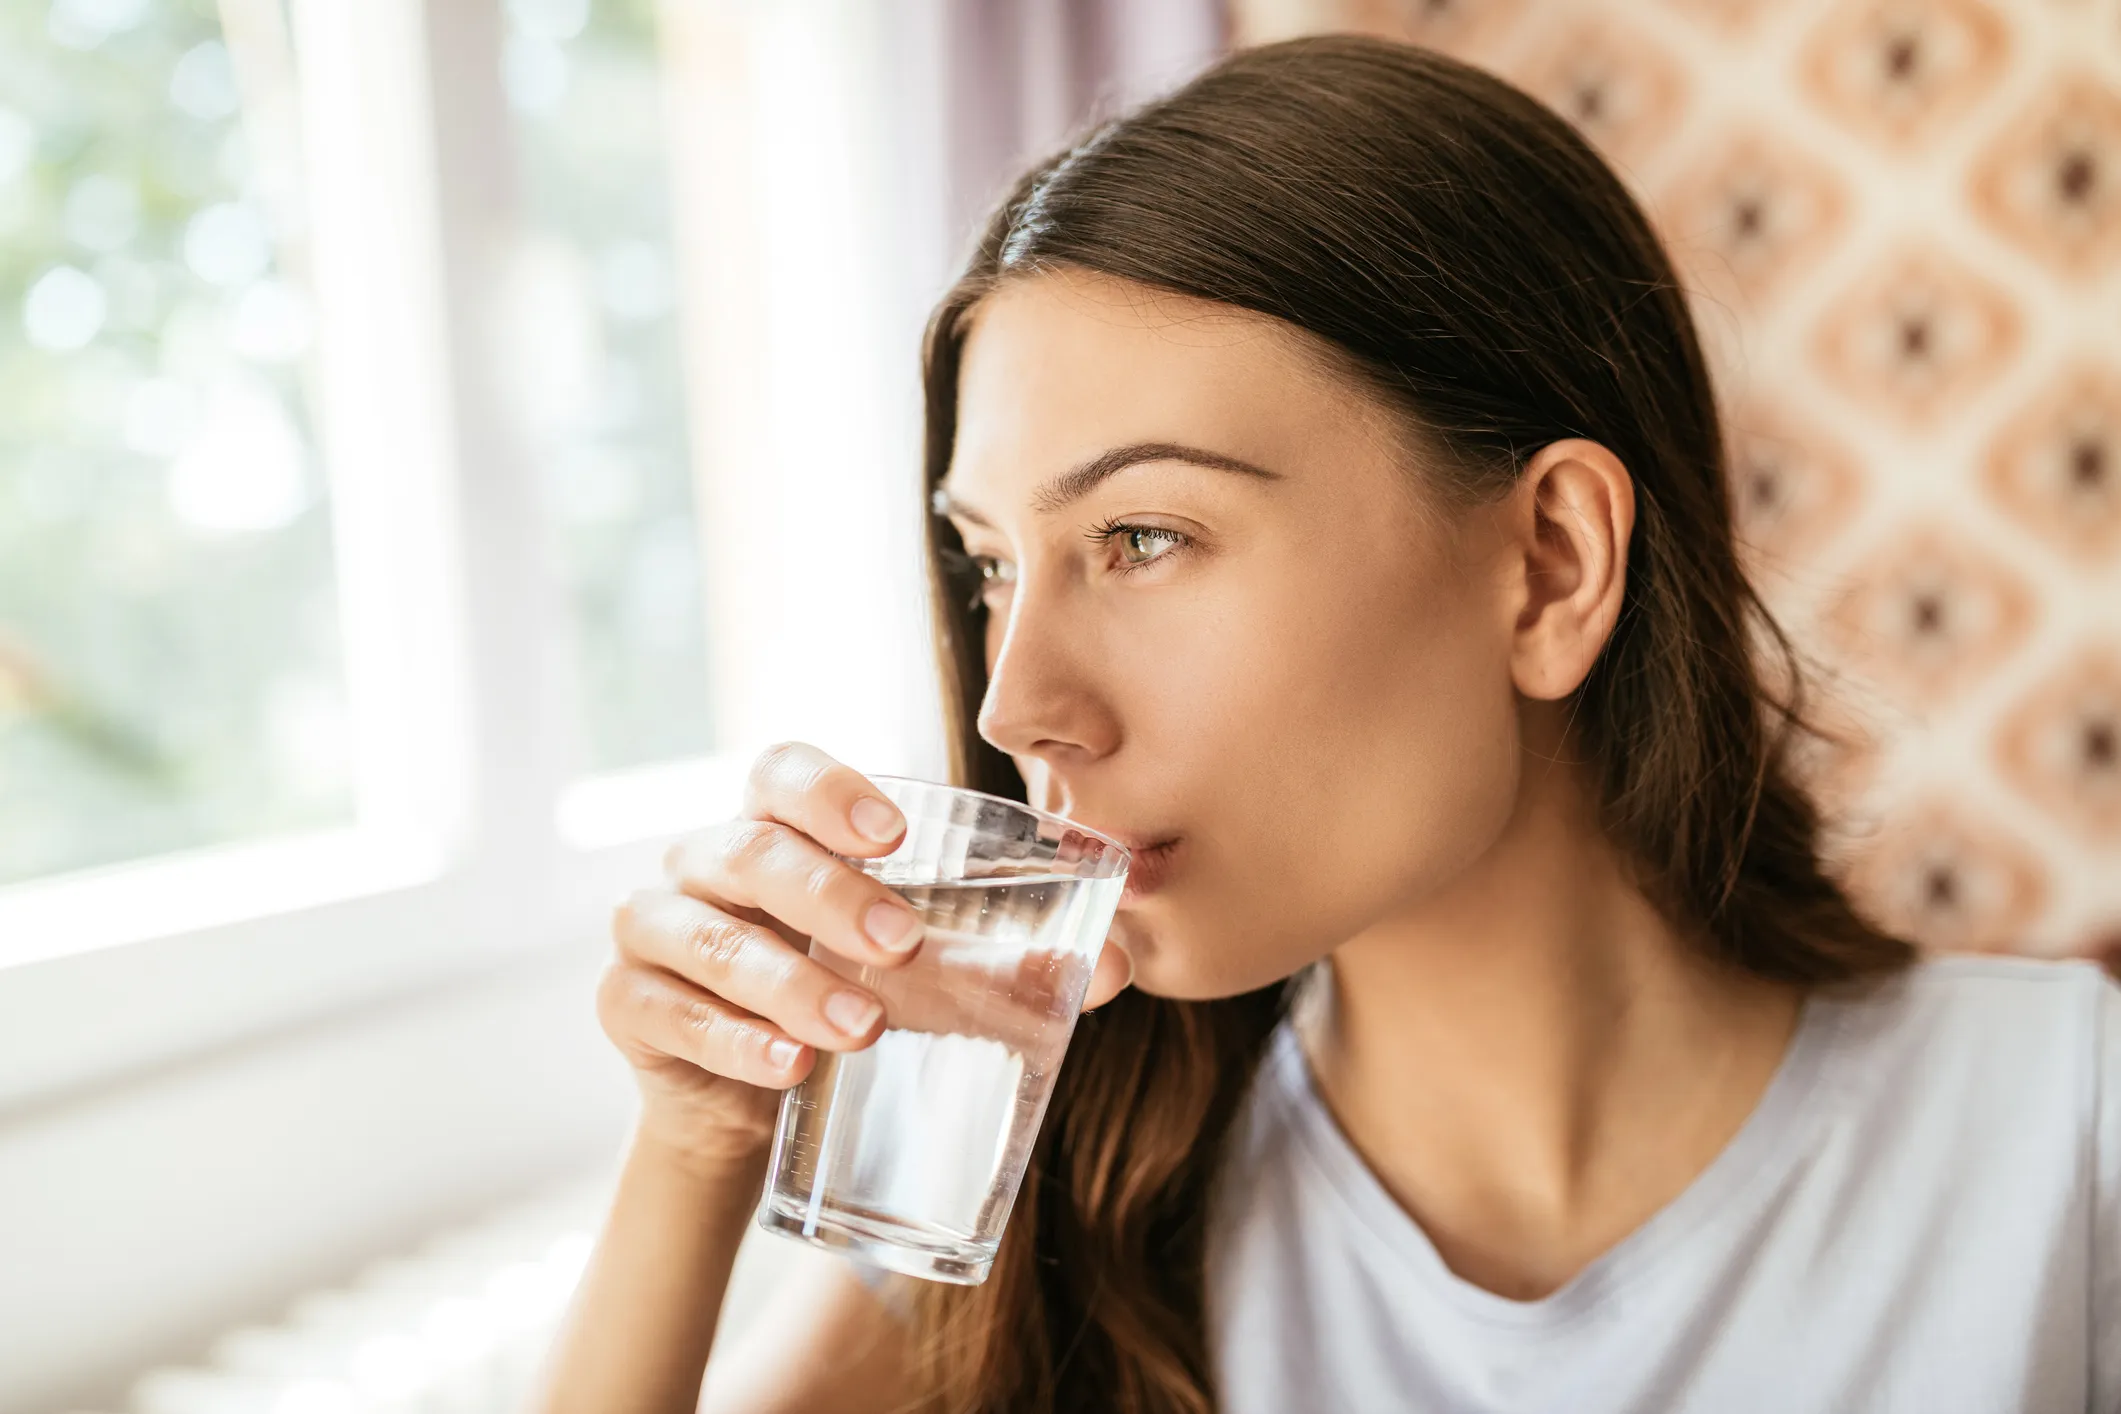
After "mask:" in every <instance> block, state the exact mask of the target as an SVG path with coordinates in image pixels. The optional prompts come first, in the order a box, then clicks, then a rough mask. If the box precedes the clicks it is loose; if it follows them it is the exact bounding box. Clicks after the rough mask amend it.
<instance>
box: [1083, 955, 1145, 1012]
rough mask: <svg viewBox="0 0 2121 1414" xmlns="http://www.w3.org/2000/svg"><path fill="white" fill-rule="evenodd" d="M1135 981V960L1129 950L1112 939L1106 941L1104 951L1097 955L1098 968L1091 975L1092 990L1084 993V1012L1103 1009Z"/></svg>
mask: <svg viewBox="0 0 2121 1414" xmlns="http://www.w3.org/2000/svg"><path fill="white" fill-rule="evenodd" d="M1133 980H1134V959H1133V957H1132V956H1131V955H1129V953H1128V952H1127V950H1126V949H1125V948H1123V947H1121V946H1120V945H1119V944H1118V943H1115V942H1113V941H1112V940H1111V939H1110V938H1107V939H1106V940H1105V946H1104V950H1103V951H1102V952H1100V953H1098V955H1097V968H1096V970H1095V971H1093V972H1092V973H1091V974H1090V989H1089V990H1088V991H1086V992H1084V993H1083V1010H1084V1011H1089V1010H1090V1009H1091V1008H1092V1007H1101V1006H1103V1005H1104V1004H1105V1003H1106V1002H1109V1001H1111V1000H1112V999H1113V998H1114V997H1116V996H1118V995H1119V994H1120V993H1121V992H1124V991H1126V990H1127V986H1128V984H1129V983H1131V982H1132V981H1133Z"/></svg>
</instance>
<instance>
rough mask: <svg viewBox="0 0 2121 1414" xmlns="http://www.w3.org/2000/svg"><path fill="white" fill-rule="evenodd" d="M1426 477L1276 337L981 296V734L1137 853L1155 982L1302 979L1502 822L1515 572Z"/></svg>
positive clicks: (1048, 290) (1124, 912)
mask: <svg viewBox="0 0 2121 1414" xmlns="http://www.w3.org/2000/svg"><path fill="white" fill-rule="evenodd" d="M1423 486H1424V480H1423V474H1422V467H1421V466H1420V465H1419V464H1418V463H1417V461H1416V454H1414V453H1410V452H1409V451H1407V450H1406V446H1405V439H1404V437H1403V436H1402V435H1401V433H1400V431H1399V429H1398V427H1397V425H1396V424H1395V422H1394V420H1393V418H1392V417H1391V416H1390V414H1388V413H1387V412H1386V411H1385V410H1384V409H1383V408H1382V406H1381V405H1379V404H1378V403H1377V402H1376V401H1374V400H1373V399H1372V398H1371V397H1370V396H1369V395H1368V394H1366V393H1365V392H1364V391H1363V390H1361V389H1360V388H1359V387H1358V386H1357V385H1356V384H1355V383H1354V382H1353V381H1352V380H1351V379H1349V378H1348V377H1347V376H1346V375H1345V374H1343V373H1339V372H1336V371H1334V370H1333V368H1332V366H1331V364H1330V361H1329V360H1328V359H1326V358H1325V357H1323V356H1322V355H1321V353H1320V352H1319V351H1318V350H1317V349H1316V348H1315V347H1314V346H1312V345H1310V344H1309V343H1308V342H1307V341H1306V340H1305V338H1304V336H1302V335H1300V334H1298V333H1296V332H1294V331H1292V330H1290V329H1288V328H1287V327H1285V326H1283V325H1280V324H1278V323H1276V322H1275V321H1272V320H1268V319H1265V318H1262V317H1259V316H1255V315H1251V314H1247V313H1242V312H1238V311H1234V310H1232V309H1230V308H1228V307H1226V306H1221V305H1215V304H1209V303H1205V302H1201V301H1195V300H1190V299H1184V298H1180V297H1177V296H1172V295H1168V294H1163V293H1159V292H1153V291H1150V290H1148V289H1145V288H1143V287H1141V286H1137V285H1133V284H1131V283H1128V282H1125V281H1119V280H1114V279H1110V278H1107V277H1102V276H1093V275H1086V274H1073V273H1070V274H1060V275H1055V274H1049V275H1040V276H1035V277H1026V278H1020V279H1016V280H1013V281H1009V282H1005V283H1004V284H1003V285H1002V287H1001V288H1000V289H998V290H996V291H995V292H994V293H992V294H991V295H989V296H988V297H987V298H986V299H985V300H983V301H982V303H981V304H980V306H979V308H978V309H977V311H976V313H975V315H974V318H973V323H972V327H971V332H970V335H969V338H968V341H967V343H966V347H965V352H964V359H963V364H962V369H961V375H960V383H959V390H958V431H957V442H956V447H955V452H954V457H953V460H952V463H951V467H950V472H949V475H948V477H947V479H946V480H945V482H944V486H943V491H944V498H945V501H946V504H947V506H948V508H949V512H950V515H951V519H952V521H953V523H954V524H955V525H956V527H957V529H958V531H959V533H960V534H961V535H962V536H963V538H964V542H965V548H966V550H967V551H968V552H969V553H970V554H972V555H974V556H977V557H980V558H981V559H982V560H984V561H987V562H989V563H988V565H987V567H988V568H989V570H990V572H991V577H990V579H989V581H988V583H987V586H986V590H985V598H986V604H987V610H988V612H987V615H986V624H987V644H986V648H987V664H988V672H989V678H988V687H987V692H986V697H985V700H984V702H983V703H982V706H981V709H980V715H979V731H980V734H981V735H982V736H983V737H985V738H986V739H987V740H988V741H989V742H991V743H992V744H993V745H995V746H996V747H998V748H999V749H1001V750H1002V751H1005V752H1007V753H1008V754H1009V755H1010V756H1011V757H1012V758H1013V759H1014V760H1015V762H1016V764H1017V767H1018V768H1019V769H1020V770H1021V771H1022V773H1023V775H1024V779H1025V781H1026V783H1027V784H1028V785H1029V787H1030V795H1031V800H1032V802H1033V803H1034V804H1036V805H1040V806H1043V807H1045V808H1047V809H1052V810H1057V811H1060V812H1062V813H1065V814H1067V815H1069V816H1071V817H1072V818H1074V819H1077V820H1079V821H1081V822H1082V823H1084V824H1086V825H1089V826H1092V827H1093V828H1098V829H1103V830H1105V831H1108V832H1110V833H1113V834H1116V835H1119V836H1121V837H1122V838H1123V839H1125V840H1126V841H1127V842H1128V843H1129V844H1130V845H1132V846H1133V847H1134V848H1135V861H1136V862H1135V866H1134V870H1133V871H1132V873H1131V875H1130V880H1129V884H1130V887H1129V892H1128V895H1127V897H1126V898H1125V900H1124V901H1123V902H1122V904H1121V907H1120V912H1119V919H1118V922H1117V923H1116V925H1115V927H1114V930H1113V934H1112V937H1113V940H1114V941H1115V942H1117V943H1119V944H1120V945H1121V946H1122V947H1124V948H1125V949H1126V950H1127V952H1128V953H1129V954H1130V956H1131V957H1132V958H1133V960H1134V981H1135V985H1137V986H1139V987H1142V988H1144V989H1145V990H1147V991H1150V992H1154V993H1158V994H1161V995H1165V996H1175V997H1215V996H1227V995H1231V994H1234V993H1237V992H1240V991H1245V990H1249V989H1251V988H1254V987H1258V986H1262V985H1265V984H1266V983H1268V982H1271V981H1274V980H1276V979H1277V978H1280V977H1284V976H1287V975H1289V974H1290V973H1292V972H1295V971H1296V970H1298V969H1299V968H1301V967H1302V966H1304V965H1305V964H1306V963H1309V962H1312V961H1315V960H1317V959H1318V958H1320V957H1323V956H1324V955H1325V954H1326V953H1328V952H1329V951H1331V950H1332V949H1333V948H1334V947H1336V946H1337V945H1338V944H1340V943H1341V942H1343V941H1345V940H1346V939H1348V938H1350V937H1353V936H1354V935H1356V934H1358V933H1360V932H1362V931H1363V930H1364V929H1365V928H1367V927H1368V926H1370V925H1371V924H1373V923H1375V922H1377V921H1378V920H1380V919H1381V918H1383V917H1385V916H1386V915H1388V914H1390V913H1392V912H1395V911H1398V910H1402V909H1406V908H1409V907H1413V906H1418V905H1419V904H1420V902H1421V901H1422V900H1423V899H1424V898H1425V897H1427V896H1430V895H1433V894H1434V893H1436V892H1437V891H1439V890H1441V889H1443V888H1445V887H1446V886H1448V885H1449V884H1450V883H1451V881H1452V880H1453V879H1454V878H1456V877H1457V876H1458V875H1459V874H1460V873H1461V872H1462V871H1464V870H1465V869H1466V868H1467V867H1468V865H1469V864H1471V863H1472V861H1473V860H1475V859H1477V858H1478V857H1479V856H1480V855H1481V854H1482V853H1484V852H1485V851H1486V850H1487V849H1488V847H1489V846H1490V845H1491V844H1492V843H1493V841H1494V840H1495V839H1496V837H1497V836H1498V835H1499V834H1500V833H1501V831H1502V829H1503V827H1504V825H1505V823H1506V822H1507V821H1508V819H1509V816H1510V812H1511V809H1512V804H1513V802H1514V799H1515V796H1516V790H1517V779H1518V769H1519V767H1518V761H1519V755H1518V724H1517V707H1516V697H1515V694H1514V691H1513V688H1512V680H1511V672H1510V644H1511V628H1512V614H1513V612H1514V611H1513V609H1512V606H1511V601H1510V599H1509V596H1508V595H1507V594H1506V593H1505V592H1504V580H1505V576H1504V573H1503V571H1502V568H1501V566H1502V564H1503V560H1504V557H1503V556H1502V555H1501V554H1500V553H1498V549H1497V544H1498V542H1497V538H1496V535H1495V534H1494V533H1492V532H1491V531H1490V530H1489V529H1488V528H1487V521H1486V519H1485V518H1484V517H1483V515H1482V513H1481V512H1479V511H1472V512H1453V511H1449V510H1447V509H1445V508H1444V507H1443V506H1442V504H1441V503H1440V501H1439V500H1438V499H1437V498H1435V497H1434V496H1432V495H1430V494H1427V493H1426V492H1425V491H1424V489H1423ZM1137 885H1139V886H1140V887H1136V886H1137Z"/></svg>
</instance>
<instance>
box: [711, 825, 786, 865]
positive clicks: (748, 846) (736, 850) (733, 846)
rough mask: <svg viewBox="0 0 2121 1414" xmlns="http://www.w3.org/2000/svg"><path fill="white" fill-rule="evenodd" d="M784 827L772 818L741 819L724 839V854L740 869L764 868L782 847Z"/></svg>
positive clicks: (729, 862)
mask: <svg viewBox="0 0 2121 1414" xmlns="http://www.w3.org/2000/svg"><path fill="white" fill-rule="evenodd" d="M781 836H782V828H781V827H780V826H779V825H776V824H774V823H773V822H772V821H770V820H740V821H738V822H736V823H735V824H732V825H731V826H730V827H729V832H728V834H726V835H725V836H723V839H722V856H723V858H724V859H725V860H727V861H728V864H729V867H730V868H731V869H734V870H739V871H750V870H754V869H763V868H764V867H766V865H768V864H769V863H771V862H772V860H773V856H774V854H775V853H776V852H777V851H779V849H780V847H781Z"/></svg>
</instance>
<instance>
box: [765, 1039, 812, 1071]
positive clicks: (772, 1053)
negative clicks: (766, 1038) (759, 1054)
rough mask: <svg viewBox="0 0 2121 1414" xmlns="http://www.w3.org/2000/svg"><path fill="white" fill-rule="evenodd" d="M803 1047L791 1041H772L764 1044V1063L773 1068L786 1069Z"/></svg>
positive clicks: (801, 1051) (793, 1062) (792, 1063)
mask: <svg viewBox="0 0 2121 1414" xmlns="http://www.w3.org/2000/svg"><path fill="white" fill-rule="evenodd" d="M802 1053H803V1048H802V1047H801V1046H799V1045H797V1044H796V1043H795V1042H793V1041H773V1042H769V1043H768V1044H767V1046H766V1063H767V1064H768V1065H770V1066H772V1067H773V1068H774V1069H775V1070H786V1069H788V1067H790V1066H792V1065H794V1064H795V1058H796V1057H797V1056H799V1055H801V1054H802Z"/></svg>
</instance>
